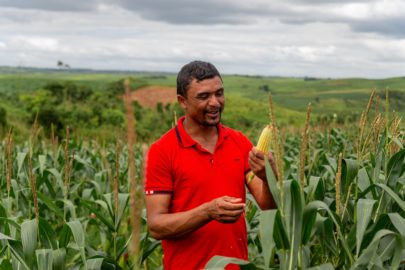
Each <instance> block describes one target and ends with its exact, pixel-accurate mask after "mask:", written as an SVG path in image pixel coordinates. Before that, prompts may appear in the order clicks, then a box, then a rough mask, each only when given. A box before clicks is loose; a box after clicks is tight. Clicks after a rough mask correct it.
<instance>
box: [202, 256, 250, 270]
mask: <svg viewBox="0 0 405 270" xmlns="http://www.w3.org/2000/svg"><path fill="white" fill-rule="evenodd" d="M228 264H237V265H239V266H240V268H241V269H246V270H250V269H257V268H256V267H255V266H254V264H252V263H250V262H248V261H244V260H241V259H236V258H231V257H225V256H214V257H212V258H211V260H209V261H208V263H207V264H206V265H205V267H204V269H207V270H223V269H224V268H225V266H227V265H228Z"/></svg>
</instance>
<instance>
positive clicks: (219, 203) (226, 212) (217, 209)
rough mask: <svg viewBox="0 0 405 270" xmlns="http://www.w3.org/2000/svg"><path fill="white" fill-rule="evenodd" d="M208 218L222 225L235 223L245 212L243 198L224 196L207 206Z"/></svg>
mask: <svg viewBox="0 0 405 270" xmlns="http://www.w3.org/2000/svg"><path fill="white" fill-rule="evenodd" d="M207 211H208V216H209V217H210V218H211V219H214V220H216V221H218V222H221V223H234V222H236V221H237V220H238V219H239V217H240V216H241V215H242V213H243V212H244V211H245V203H243V202H242V199H241V198H234V197H229V196H223V197H220V198H217V199H214V200H212V201H211V202H209V203H208V204H207Z"/></svg>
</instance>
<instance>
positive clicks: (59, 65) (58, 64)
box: [56, 60, 64, 68]
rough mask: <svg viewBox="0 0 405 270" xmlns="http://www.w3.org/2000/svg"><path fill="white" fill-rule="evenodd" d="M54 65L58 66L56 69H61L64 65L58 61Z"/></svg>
mask: <svg viewBox="0 0 405 270" xmlns="http://www.w3.org/2000/svg"><path fill="white" fill-rule="evenodd" d="M56 65H57V66H58V68H63V66H64V64H63V62H62V61H60V60H58V62H57V63H56Z"/></svg>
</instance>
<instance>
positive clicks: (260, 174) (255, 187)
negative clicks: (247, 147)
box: [246, 147, 277, 210]
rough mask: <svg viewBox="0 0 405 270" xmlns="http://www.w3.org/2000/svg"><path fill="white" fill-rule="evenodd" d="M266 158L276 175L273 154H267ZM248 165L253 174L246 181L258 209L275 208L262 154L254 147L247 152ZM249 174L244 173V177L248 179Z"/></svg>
mask: <svg viewBox="0 0 405 270" xmlns="http://www.w3.org/2000/svg"><path fill="white" fill-rule="evenodd" d="M268 158H269V162H270V165H271V167H272V169H273V172H274V175H277V171H276V166H275V163H274V159H273V156H272V155H271V154H269V157H268ZM249 165H250V168H251V169H252V172H253V173H254V174H255V176H254V177H253V179H252V180H251V181H250V182H249V180H248V181H247V182H248V188H249V191H250V193H251V194H252V195H253V197H254V198H255V200H256V202H257V204H258V205H259V207H260V209H262V210H266V209H275V208H277V205H276V203H275V202H274V199H273V196H272V195H271V192H270V188H269V186H268V184H267V178H266V168H265V163H264V155H263V153H262V152H260V151H258V150H257V149H256V148H255V147H253V148H252V150H251V151H250V152H249ZM250 175H251V173H248V174H246V179H249V178H250Z"/></svg>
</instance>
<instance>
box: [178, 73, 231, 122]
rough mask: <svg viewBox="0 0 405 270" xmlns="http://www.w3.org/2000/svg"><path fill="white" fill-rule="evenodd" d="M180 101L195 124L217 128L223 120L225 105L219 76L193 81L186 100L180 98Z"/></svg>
mask: <svg viewBox="0 0 405 270" xmlns="http://www.w3.org/2000/svg"><path fill="white" fill-rule="evenodd" d="M178 101H179V103H180V105H181V106H182V107H183V109H184V111H185V114H186V116H187V117H189V118H190V120H192V121H193V122H196V123H197V124H199V125H203V126H216V125H217V124H218V123H219V121H220V120H221V113H222V111H223V109H224V105H225V97H224V87H223V85H222V81H221V79H220V78H219V77H218V76H216V77H214V78H211V79H205V80H202V81H199V82H198V81H197V80H196V79H193V80H192V81H191V83H190V85H189V88H188V90H187V94H186V98H184V97H182V96H178Z"/></svg>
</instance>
